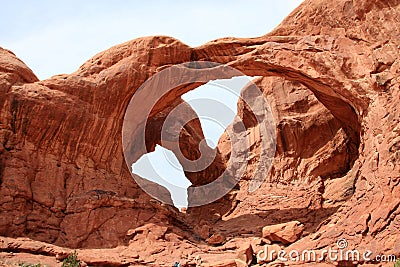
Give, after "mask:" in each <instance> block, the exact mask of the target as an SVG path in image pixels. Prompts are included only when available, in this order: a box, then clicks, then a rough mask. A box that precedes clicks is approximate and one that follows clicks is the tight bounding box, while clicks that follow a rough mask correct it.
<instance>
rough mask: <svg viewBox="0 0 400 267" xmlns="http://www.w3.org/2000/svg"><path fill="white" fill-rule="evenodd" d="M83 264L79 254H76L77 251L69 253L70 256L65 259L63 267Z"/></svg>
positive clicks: (74, 266)
mask: <svg viewBox="0 0 400 267" xmlns="http://www.w3.org/2000/svg"><path fill="white" fill-rule="evenodd" d="M79 266H81V261H80V260H79V259H78V255H76V251H75V250H74V252H73V253H71V254H69V255H68V257H67V258H66V259H65V260H63V264H62V267H79Z"/></svg>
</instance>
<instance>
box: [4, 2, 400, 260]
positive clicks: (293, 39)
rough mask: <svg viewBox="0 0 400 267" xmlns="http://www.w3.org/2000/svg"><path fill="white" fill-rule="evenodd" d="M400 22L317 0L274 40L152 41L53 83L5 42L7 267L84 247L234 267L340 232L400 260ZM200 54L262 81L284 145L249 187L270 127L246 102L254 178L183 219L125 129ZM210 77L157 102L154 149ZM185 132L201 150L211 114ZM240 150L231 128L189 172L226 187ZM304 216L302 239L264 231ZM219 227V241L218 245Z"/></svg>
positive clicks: (96, 254) (121, 49)
mask: <svg viewBox="0 0 400 267" xmlns="http://www.w3.org/2000/svg"><path fill="white" fill-rule="evenodd" d="M399 17H400V1H398V0H370V1H362V0H338V1H321V0H306V1H304V2H303V3H302V4H301V5H300V6H299V7H298V8H297V9H295V10H294V11H293V12H292V13H291V14H290V15H289V16H288V17H287V18H286V19H285V20H284V21H283V22H282V23H281V24H280V25H279V26H278V27H277V28H276V29H274V30H273V31H272V32H271V33H268V34H266V35H264V36H261V37H257V38H248V39H243V38H222V39H218V40H214V41H211V42H209V43H206V44H204V45H202V46H199V47H195V48H192V47H189V46H187V45H185V44H183V43H181V42H180V41H179V40H176V39H174V38H171V37H165V36H155V37H145V38H139V39H135V40H132V41H129V42H126V43H123V44H120V45H117V46H114V47H112V48H110V49H108V50H106V51H104V52H101V53H99V54H97V55H95V56H94V57H93V58H91V59H90V60H88V61H87V62H85V63H84V64H83V65H82V66H81V67H80V68H79V69H78V70H77V71H76V72H74V73H71V74H69V75H66V74H63V75H57V76H54V77H52V78H50V79H47V80H43V81H39V80H38V79H37V78H36V76H35V74H34V73H33V72H32V71H31V70H30V69H29V67H28V66H26V65H25V64H24V63H23V62H22V61H21V60H19V59H18V58H17V57H16V56H15V55H14V54H13V53H12V52H11V51H9V50H6V49H2V48H0V235H1V236H2V237H0V265H1V264H13V262H14V263H15V262H18V260H21V259H27V260H29V261H35V262H39V261H41V262H43V263H46V264H48V265H49V266H60V265H61V264H60V262H59V260H60V259H61V258H63V257H64V256H65V255H67V254H68V253H70V252H71V251H73V249H77V252H78V256H79V258H80V259H81V260H82V261H84V262H86V263H87V264H89V265H92V266H129V265H131V266H171V265H172V264H173V263H174V262H175V261H179V262H180V263H181V264H182V265H183V266H195V265H196V263H198V262H199V261H201V262H202V266H235V264H236V263H237V262H240V264H243V262H247V261H249V259H248V258H249V256H248V255H247V256H246V260H245V261H244V260H240V257H242V258H243V255H242V256H240V255H239V256H238V252H240V251H242V250H243V247H246V248H249V246H250V247H251V248H252V249H248V250H247V251H253V253H254V254H253V256H255V253H257V251H259V250H260V249H262V248H263V246H264V245H265V244H270V243H271V242H272V243H273V245H274V246H278V247H282V248H285V247H286V249H289V250H290V249H297V250H299V251H301V250H305V249H308V250H311V249H313V250H315V251H321V250H323V249H325V248H328V247H334V246H335V243H336V241H337V239H338V238H345V239H346V240H347V242H348V249H361V248H366V249H372V250H373V255H378V254H394V255H397V256H400V243H399V242H400V190H399V183H400V165H399V163H400V152H399V148H400V137H399V136H400V128H399V127H400V126H399V122H400V112H399V99H400V90H399V84H400V78H399V73H400V54H399V53H400V52H399V51H400V28H399V25H400V21H399ZM194 60H197V61H213V62H218V63H223V64H227V65H229V66H232V67H234V68H237V69H238V70H240V71H242V72H243V73H244V74H246V75H249V76H260V77H259V78H256V80H255V81H254V82H255V83H256V84H257V85H258V86H259V87H260V88H261V89H262V92H263V94H264V96H265V98H266V99H267V100H268V101H269V103H270V105H271V108H272V112H273V114H274V117H275V123H276V125H275V126H276V134H277V150H276V155H275V158H274V164H273V167H272V170H271V172H270V173H268V174H267V173H266V177H265V180H266V182H265V183H263V185H262V186H261V188H260V189H259V190H257V191H255V192H254V193H248V190H247V187H248V186H249V182H250V181H249V180H248V179H247V178H249V177H251V175H252V173H253V172H254V168H256V162H257V159H259V158H260V157H262V156H263V155H264V152H265V151H263V149H262V147H261V146H260V134H262V133H260V131H259V129H260V128H259V126H260V125H259V123H258V122H255V121H254V120H253V118H252V114H251V112H250V111H249V110H248V109H247V107H246V105H244V104H243V103H241V102H240V101H239V103H238V117H240V118H242V119H243V120H244V121H245V125H246V129H245V130H244V131H243V132H241V133H239V134H242V135H247V136H248V138H249V140H250V142H251V143H252V146H251V151H250V152H251V153H250V157H249V158H248V165H247V168H246V171H245V175H244V177H243V179H242V180H241V181H240V183H239V185H238V186H236V187H235V188H234V189H233V190H232V191H231V192H230V193H229V194H228V195H226V196H225V197H223V198H221V199H220V200H218V201H216V202H214V203H211V204H209V205H206V206H202V207H197V208H189V209H188V210H187V211H186V213H180V212H179V211H178V210H177V209H176V208H174V207H171V206H168V205H164V204H161V203H160V202H158V201H155V200H153V199H151V197H150V196H148V195H147V194H146V193H144V191H143V190H142V189H141V188H140V187H139V186H138V185H137V184H136V183H135V181H134V179H133V178H132V177H131V174H130V173H129V169H128V167H127V166H126V164H125V161H124V158H123V151H122V141H121V137H122V136H121V129H122V121H123V116H124V112H125V109H126V107H127V105H128V102H129V100H130V98H131V97H132V95H133V94H135V92H136V90H137V89H138V88H139V86H140V85H141V84H142V83H143V82H144V81H146V80H147V79H148V78H149V77H151V76H153V75H154V74H156V73H157V72H159V71H160V70H162V69H164V68H166V67H168V66H171V65H173V64H180V63H184V62H188V61H194ZM198 86H199V84H192V85H189V86H186V87H183V88H177V89H176V90H172V92H170V93H169V94H168V95H166V96H165V97H164V98H163V99H162V101H160V102H158V103H157V105H156V106H155V107H154V109H153V111H152V113H151V116H150V118H149V121H148V125H150V127H151V129H152V133H153V135H152V136H151V137H152V138H148V141H147V143H146V145H147V147H148V148H149V149H150V150H154V148H155V146H156V144H158V143H159V137H158V136H157V134H158V133H159V132H160V124H162V122H163V120H164V119H165V115H163V114H166V113H168V111H169V110H171V109H172V108H173V107H175V106H176V105H178V104H180V103H183V100H182V99H181V98H180V96H181V95H182V94H184V93H185V92H187V91H190V90H193V89H195V88H196V87H198ZM246 90H248V89H246V88H245V89H244V90H243V93H245V92H246ZM150 94H151V92H149V95H150ZM143 101H144V103H145V101H146V100H143ZM260 108H261V107H260ZM186 109H187V112H188V113H190V112H193V110H192V109H191V108H190V107H189V106H186ZM160 114H161V115H160ZM140 115H141V114H138V116H140ZM260 123H261V124H262V123H266V122H264V121H261V122H260ZM184 130H185V131H184V134H182V138H180V140H179V142H180V144H179V145H180V147H181V148H184V153H183V154H184V155H185V157H187V158H188V159H196V158H197V157H198V156H199V153H200V151H199V143H200V142H201V141H202V140H203V139H204V135H203V133H202V130H201V125H200V122H199V120H193V121H191V122H190V123H188V124H187V125H185V128H184ZM235 145H238V144H231V142H230V139H229V137H228V136H227V135H226V134H224V135H223V136H222V137H221V139H220V141H219V144H218V153H217V157H216V160H215V161H214V162H213V164H212V165H211V166H210V168H207V169H206V170H204V171H203V172H201V173H192V174H188V173H187V176H188V179H189V180H190V181H191V182H192V183H193V185H201V184H204V183H205V182H209V181H212V180H213V179H214V178H215V177H217V176H218V175H219V174H220V172H221V171H223V170H224V168H226V166H227V164H228V162H229V161H235V158H234V157H231V155H230V151H231V147H232V146H235ZM133 153H135V151H133ZM135 156H136V157H140V156H141V155H139V154H137V155H135ZM148 186H149V187H151V188H154V190H158V191H160V192H163V194H164V195H165V197H166V198H169V197H170V196H169V193H168V191H167V190H166V189H165V188H162V187H161V186H158V185H156V184H152V183H150V182H149V184H148ZM292 221H298V222H300V223H301V224H302V225H304V231H302V234H301V236H299V237H298V240H297V241H295V242H294V243H292V244H281V243H279V242H278V243H276V242H275V241H271V240H268V239H266V238H262V228H263V227H265V226H269V225H277V224H281V223H289V222H292ZM213 236H214V237H219V238H218V242H214V244H210V243H207V240H210V238H211V237H213ZM214 239H216V238H214ZM296 239H297V238H296ZM246 253H247V252H246ZM239 254H240V253H239ZM237 257H239V259H238V258H237ZM235 259H236V261H235ZM35 262H33V263H35ZM246 264H247V263H246ZM251 264H253V265H254V266H256V264H257V263H255V262H253V263H251ZM270 264H276V262H275V263H274V262H273V263H270ZM288 264H290V263H288ZM296 264H300V263H298V262H297V263H296ZM301 264H303V265H304V266H306V264H311V265H313V264H317V265H318V266H330V265H331V264H332V263H331V262H329V261H328V260H324V262H323V263H313V262H308V263H305V262H304V263H301ZM341 264H343V266H353V265H345V264H353V263H350V262H342V263H341ZM357 264H361V265H364V264H365V265H368V264H379V263H377V262H366V261H360V262H359V263H357Z"/></svg>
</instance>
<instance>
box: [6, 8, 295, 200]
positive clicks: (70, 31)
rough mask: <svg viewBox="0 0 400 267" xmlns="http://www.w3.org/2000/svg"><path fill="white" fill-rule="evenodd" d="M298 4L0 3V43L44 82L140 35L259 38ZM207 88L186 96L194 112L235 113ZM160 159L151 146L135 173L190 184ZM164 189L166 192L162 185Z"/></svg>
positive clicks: (230, 101)
mask: <svg viewBox="0 0 400 267" xmlns="http://www.w3.org/2000/svg"><path fill="white" fill-rule="evenodd" d="M301 2H302V0H279V1H272V0H248V1H244V0H222V1H216V0H205V1H184V0H176V1H173V0H170V1H166V0H165V1H161V0H156V1H154V0H153V1H139V0H131V1H127V0H114V1H109V0H85V1H81V0H70V1H53V0H37V1H22V0H13V1H10V0H0V6H1V10H0V25H1V27H0V46H1V47H3V48H7V49H9V50H11V51H13V52H14V53H15V54H16V55H17V56H18V57H19V58H20V59H22V60H23V61H24V62H25V63H26V64H27V65H28V66H29V67H30V68H31V69H32V70H33V72H34V73H35V74H36V75H37V76H38V78H39V79H46V78H49V77H51V76H53V75H56V74H62V73H71V72H73V71H75V70H76V69H77V68H78V67H79V66H80V65H82V64H83V63H84V62H85V61H86V60H88V59H89V58H91V57H92V56H94V55H95V54H96V53H98V52H101V51H103V50H105V49H108V48H109V47H111V46H113V45H116V44H119V43H122V42H126V41H128V40H131V39H134V38H138V37H141V36H149V35H168V36H172V37H175V38H177V39H179V40H181V41H182V42H184V43H186V44H188V45H190V46H198V45H201V44H203V43H206V42H208V41H211V40H214V39H217V38H221V37H230V36H233V37H257V36H261V35H264V34H266V33H268V32H269V31H271V30H272V29H273V28H275V27H276V26H277V25H278V24H279V23H280V22H281V21H282V20H283V19H284V18H285V17H286V16H287V15H288V14H289V13H290V12H291V11H292V10H293V9H294V8H295V7H297V6H298V5H299V4H300V3H301ZM239 84H240V82H239ZM243 85H244V84H242V86H243ZM207 86H208V87H207ZM207 88H208V89H207ZM210 88H211V87H210V84H206V85H205V86H204V87H203V88H198V89H197V91H196V90H195V91H192V92H190V93H188V95H187V96H186V98H187V100H191V101H193V103H192V104H191V105H192V107H193V108H194V110H195V111H197V112H198V113H199V114H200V115H201V112H202V111H201V108H200V109H199V106H200V107H201V105H199V106H196V99H204V98H211V99H216V98H217V100H220V99H224V104H225V105H227V106H228V107H231V109H232V110H235V106H236V103H237V97H232V94H231V93H229V92H228V93H227V94H226V95H225V96H224V93H222V92H221V93H218V94H217V93H216V92H215V88H211V89H210ZM213 96H214V97H213ZM189 102H190V101H189ZM200 103H201V102H200ZM235 112H236V111H235ZM232 119H233V117H232ZM200 120H201V124H202V126H203V127H204V133H205V136H206V138H208V139H210V140H212V142H213V143H214V144H215V143H216V142H217V141H218V138H219V136H220V135H221V133H222V132H223V128H221V127H220V126H219V125H218V123H217V124H215V123H213V121H212V120H210V119H208V120H207V118H206V119H202V118H201V117H200ZM213 127H215V130H213ZM167 154H168V155H169V157H170V158H171V157H172V158H173V157H174V155H173V154H172V153H169V152H168V151H165V149H163V148H161V147H158V148H157V150H156V152H155V153H152V154H151V155H148V157H149V158H148V159H146V157H147V156H144V157H142V158H141V160H140V162H143V164H144V165H142V166H140V165H137V166H136V168H135V169H136V170H140V173H142V176H143V177H144V178H149V179H150V180H157V179H158V180H159V178H160V177H154V176H157V175H154V172H152V171H153V170H152V169H151V168H147V167H146V166H148V165H146V164H148V163H149V160H150V162H151V163H152V165H153V167H154V169H156V170H157V169H158V171H157V174H158V175H159V176H161V179H165V180H167V181H169V182H170V183H171V184H172V185H173V186H175V188H176V186H178V187H179V186H181V187H184V188H186V187H187V186H189V185H190V182H189V181H188V180H187V179H186V177H184V175H183V172H182V170H180V174H179V170H178V172H177V169H176V168H175V167H173V166H169V165H168V164H167V160H166V159H165V155H167ZM170 154H171V155H170ZM170 160H171V159H170ZM156 164H158V165H157V166H155V165H156ZM146 169H147V170H148V171H147V172H146ZM146 175H147V176H152V177H145V176H146ZM177 177H178V181H177ZM151 178H153V179H151ZM185 179H186V180H185ZM161 184H163V183H161ZM164 185H165V186H166V187H167V188H168V182H167V183H165V182H164ZM173 186H172V187H171V188H168V189H170V191H171V193H172V198H173V200H174V203H175V205H176V206H185V205H186V203H185V201H186V196H182V194H183V193H182V192H184V191H185V190H174V189H173V188H174V187H173ZM174 194H175V195H174Z"/></svg>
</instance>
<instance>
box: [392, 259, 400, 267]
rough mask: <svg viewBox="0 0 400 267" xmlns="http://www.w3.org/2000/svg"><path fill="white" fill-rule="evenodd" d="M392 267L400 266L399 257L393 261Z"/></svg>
mask: <svg viewBox="0 0 400 267" xmlns="http://www.w3.org/2000/svg"><path fill="white" fill-rule="evenodd" d="M393 267H400V258H399V259H398V260H397V261H396V262H395V263H394V265H393Z"/></svg>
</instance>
